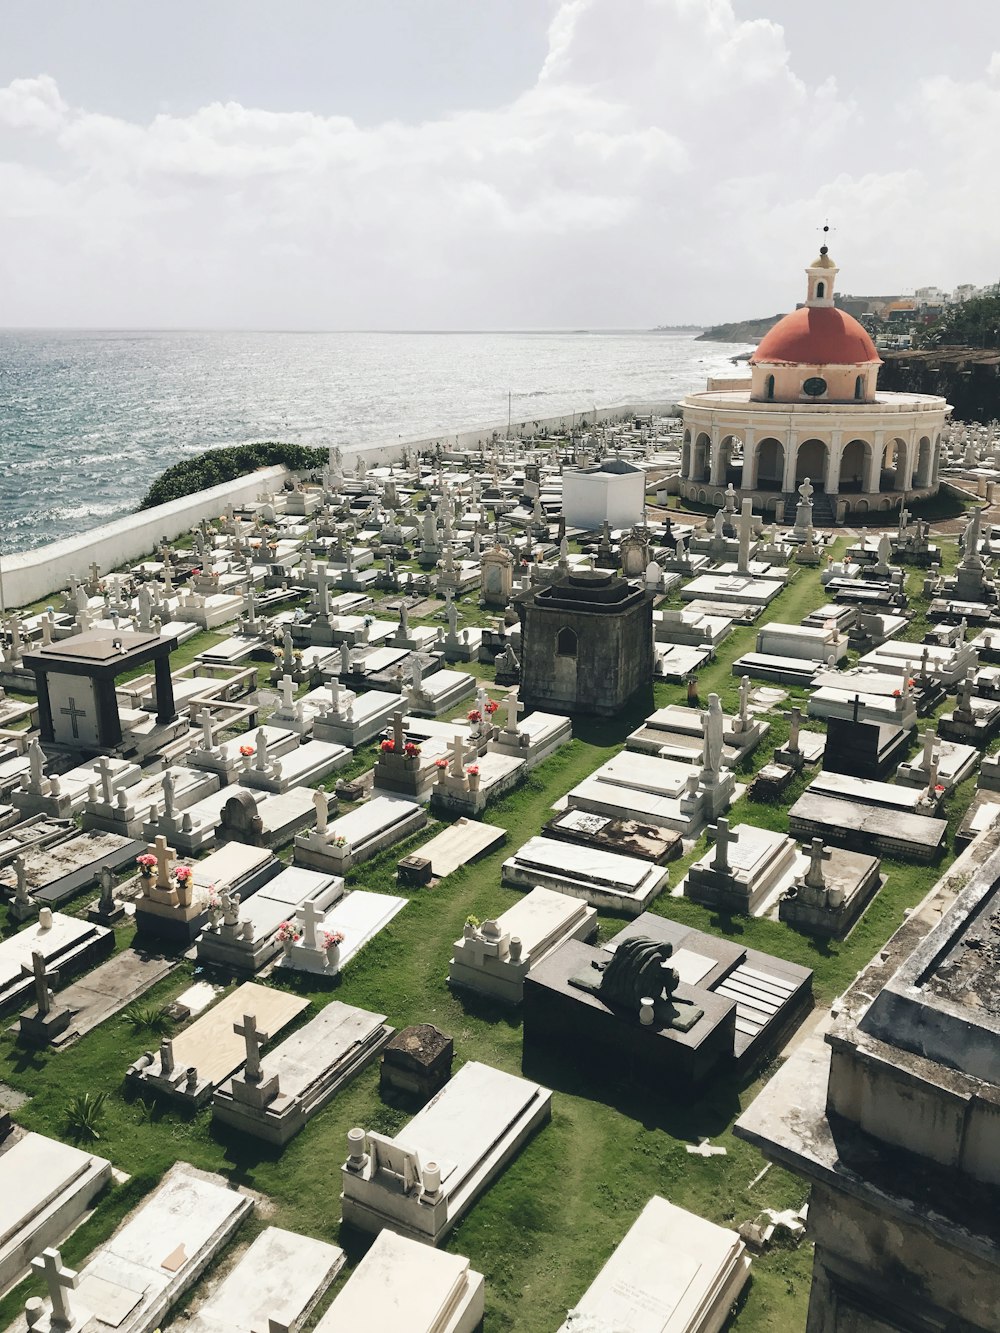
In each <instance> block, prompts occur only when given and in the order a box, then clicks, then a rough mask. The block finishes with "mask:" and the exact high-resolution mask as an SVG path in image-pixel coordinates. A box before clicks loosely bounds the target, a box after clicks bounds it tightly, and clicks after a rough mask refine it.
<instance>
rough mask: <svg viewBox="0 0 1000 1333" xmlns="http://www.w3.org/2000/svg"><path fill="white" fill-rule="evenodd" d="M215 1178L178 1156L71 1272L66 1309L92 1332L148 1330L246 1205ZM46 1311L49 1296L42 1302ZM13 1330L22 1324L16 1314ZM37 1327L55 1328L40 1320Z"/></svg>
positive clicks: (177, 1297)
mask: <svg viewBox="0 0 1000 1333" xmlns="http://www.w3.org/2000/svg"><path fill="white" fill-rule="evenodd" d="M252 1206H253V1205H252V1203H251V1201H250V1199H249V1198H248V1197H247V1196H246V1195H245V1194H240V1193H238V1192H237V1191H236V1190H234V1189H232V1188H230V1185H229V1182H228V1181H225V1180H223V1179H222V1177H221V1176H210V1175H208V1174H207V1173H206V1172H201V1171H196V1169H195V1168H194V1167H191V1166H188V1165H187V1163H186V1162H179V1163H178V1164H177V1165H176V1166H173V1167H171V1169H170V1171H169V1172H168V1173H167V1175H166V1176H165V1177H164V1178H163V1180H162V1181H161V1182H160V1184H159V1185H158V1186H157V1188H156V1189H155V1190H154V1191H153V1193H152V1194H151V1195H149V1196H148V1197H147V1198H146V1199H145V1201H144V1202H143V1203H142V1205H141V1206H140V1207H139V1209H138V1210H137V1211H136V1212H135V1213H133V1214H132V1216H131V1217H130V1218H129V1219H128V1220H127V1221H125V1222H124V1223H123V1224H122V1225H121V1226H120V1227H119V1229H118V1230H117V1231H116V1232H115V1234H114V1235H113V1236H112V1237H111V1239H110V1240H109V1241H107V1242H106V1244H104V1245H103V1246H101V1247H100V1249H98V1250H96V1251H95V1252H94V1254H93V1255H92V1256H91V1258H90V1259H89V1260H88V1261H87V1262H86V1264H84V1265H83V1267H82V1268H81V1269H80V1270H79V1278H80V1280H79V1283H78V1285H77V1287H76V1290H75V1291H73V1292H72V1293H71V1294H70V1304H71V1308H72V1310H73V1311H74V1312H75V1314H76V1315H77V1318H78V1319H79V1320H80V1323H81V1325H84V1324H85V1323H86V1319H87V1317H88V1316H89V1317H90V1318H91V1319H93V1321H94V1322H93V1324H92V1325H90V1326H89V1327H90V1328H92V1329H93V1330H94V1333H106V1331H107V1333H110V1330H112V1329H115V1330H117V1333H148V1330H151V1329H153V1328H155V1327H156V1326H157V1325H158V1324H159V1323H160V1321H161V1320H162V1319H163V1317H164V1316H165V1315H166V1313H167V1311H168V1310H169V1309H170V1308H171V1306H173V1305H174V1304H175V1303H176V1302H177V1301H179V1300H180V1299H181V1297H182V1296H183V1295H184V1293H185V1292H186V1291H187V1290H188V1289H189V1288H190V1287H191V1286H192V1285H193V1283H194V1282H195V1281H196V1279H197V1278H198V1277H199V1276H200V1274H201V1273H202V1272H203V1271H204V1270H205V1269H206V1268H207V1267H208V1265H209V1264H210V1263H211V1262H212V1260H213V1259H214V1258H215V1257H216V1255H217V1254H218V1253H219V1252H220V1251H221V1250H222V1248H223V1247H224V1246H225V1245H226V1244H227V1243H228V1241H229V1240H230V1238H231V1237H232V1236H233V1234H234V1233H235V1232H236V1230H237V1228H238V1227H239V1225H240V1223H241V1222H242V1221H243V1220H244V1219H245V1217H246V1216H247V1214H248V1213H249V1212H250V1210H251V1208H252ZM45 1306H46V1310H49V1301H48V1300H46V1302H45ZM14 1327H15V1328H17V1329H18V1330H19V1333H20V1331H21V1330H23V1329H25V1328H26V1324H25V1322H24V1319H23V1317H21V1318H19V1319H18V1321H17V1322H16V1324H15V1325H14ZM40 1327H41V1328H42V1329H43V1330H45V1333H55V1330H56V1327H58V1326H54V1325H51V1324H50V1323H49V1320H48V1319H45V1321H44V1323H43V1324H42V1325H41V1326H40Z"/></svg>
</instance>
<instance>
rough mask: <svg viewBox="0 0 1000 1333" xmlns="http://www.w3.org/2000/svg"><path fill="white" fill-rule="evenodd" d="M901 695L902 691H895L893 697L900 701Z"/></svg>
mask: <svg viewBox="0 0 1000 1333" xmlns="http://www.w3.org/2000/svg"><path fill="white" fill-rule="evenodd" d="M900 694H901V691H900V690H893V692H892V697H893V698H894V699H898V698H899V696H900Z"/></svg>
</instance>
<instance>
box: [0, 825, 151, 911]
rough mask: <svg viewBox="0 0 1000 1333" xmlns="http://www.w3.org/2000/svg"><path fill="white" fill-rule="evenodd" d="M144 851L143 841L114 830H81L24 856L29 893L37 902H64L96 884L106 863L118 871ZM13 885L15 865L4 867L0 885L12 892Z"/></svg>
mask: <svg viewBox="0 0 1000 1333" xmlns="http://www.w3.org/2000/svg"><path fill="white" fill-rule="evenodd" d="M145 850H146V844H145V843H144V842H142V841H139V840H137V839H135V838H129V837H122V836H120V835H119V834H117V833H98V832H91V833H80V834H78V835H77V836H76V837H75V838H68V839H67V840H66V841H65V842H57V843H55V844H54V845H52V846H49V847H46V848H43V849H40V850H35V851H32V852H29V853H28V854H27V855H26V856H25V858H24V868H25V874H26V876H27V881H28V892H29V893H30V894H31V896H32V897H33V898H34V899H36V901H38V902H40V903H49V904H56V903H61V902H65V900H66V899H67V898H72V897H73V895H74V894H75V893H77V892H79V890H80V889H84V888H86V887H87V886H88V885H91V884H94V883H96V882H97V880H98V879H99V877H100V873H101V870H102V869H103V868H104V867H105V866H107V867H108V869H110V870H118V869H120V868H121V867H122V866H124V865H128V864H129V862H131V861H134V860H135V858H136V857H137V856H138V855H139V854H140V853H141V852H144V851H145ZM16 887H17V874H16V872H15V870H14V867H13V866H12V865H9V866H5V867H4V869H3V870H0V888H2V890H3V891H4V892H5V893H6V894H7V895H11V894H13V892H14V890H15V888H16Z"/></svg>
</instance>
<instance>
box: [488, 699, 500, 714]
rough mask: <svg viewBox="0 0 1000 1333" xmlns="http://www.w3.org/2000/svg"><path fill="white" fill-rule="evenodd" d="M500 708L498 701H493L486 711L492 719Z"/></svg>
mask: <svg viewBox="0 0 1000 1333" xmlns="http://www.w3.org/2000/svg"><path fill="white" fill-rule="evenodd" d="M499 707H500V705H499V704H498V703H497V701H496V700H495V699H491V700H490V701H489V703H488V704H487V705H486V711H487V713H489V715H490V717H492V716H493V714H494V713H495V712H496V711H497V709H498V708H499Z"/></svg>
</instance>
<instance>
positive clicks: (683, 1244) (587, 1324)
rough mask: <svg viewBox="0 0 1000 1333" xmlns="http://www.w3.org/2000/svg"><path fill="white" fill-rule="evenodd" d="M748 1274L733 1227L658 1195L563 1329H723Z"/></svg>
mask: <svg viewBox="0 0 1000 1333" xmlns="http://www.w3.org/2000/svg"><path fill="white" fill-rule="evenodd" d="M749 1277H750V1256H749V1255H748V1254H747V1247H746V1245H745V1244H744V1242H743V1241H742V1240H741V1239H740V1237H739V1235H738V1234H737V1233H736V1232H735V1231H730V1230H729V1228H728V1227H720V1226H717V1225H716V1224H715V1223H714V1222H708V1221H706V1220H705V1219H704V1218H702V1217H698V1216H697V1215H696V1214H695V1213H689V1212H688V1211H687V1210H686V1209H684V1208H678V1207H677V1205H676V1204H673V1203H669V1202H668V1201H667V1200H666V1199H662V1198H660V1197H659V1196H658V1195H654V1196H653V1198H651V1199H650V1201H649V1202H648V1203H647V1204H646V1206H645V1208H643V1210H642V1212H641V1213H640V1214H639V1216H638V1217H637V1218H636V1220H635V1222H633V1224H632V1226H631V1227H630V1228H629V1230H628V1233H627V1234H626V1236H625V1238H624V1239H623V1240H622V1242H621V1243H620V1244H619V1245H618V1247H617V1249H616V1250H615V1251H614V1253H613V1254H612V1256H611V1258H610V1259H609V1260H608V1261H607V1263H606V1264H605V1265H604V1267H603V1268H602V1269H601V1271H600V1273H598V1275H597V1277H596V1278H595V1279H594V1281H593V1282H592V1283H591V1285H590V1286H589V1287H588V1289H587V1291H586V1292H585V1293H584V1295H583V1296H582V1297H581V1299H580V1300H579V1302H578V1303H577V1304H576V1306H575V1307H574V1308H573V1309H572V1310H570V1312H569V1314H568V1315H567V1318H566V1322H565V1323H564V1324H563V1325H562V1326H561V1328H560V1329H559V1333H603V1330H611V1329H615V1330H617V1329H622V1330H626V1329H627V1330H628V1333H718V1330H720V1329H722V1328H723V1326H724V1325H725V1324H726V1323H727V1322H728V1319H729V1315H730V1312H731V1310H732V1308H733V1305H734V1304H735V1303H736V1300H737V1299H738V1297H739V1295H740V1293H741V1292H742V1290H743V1288H744V1287H745V1286H746V1283H747V1281H748V1279H749Z"/></svg>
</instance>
